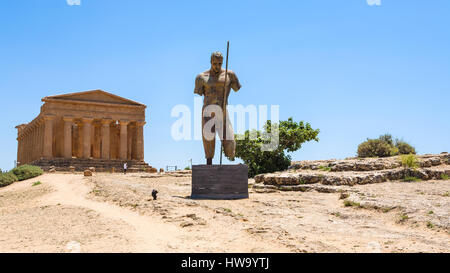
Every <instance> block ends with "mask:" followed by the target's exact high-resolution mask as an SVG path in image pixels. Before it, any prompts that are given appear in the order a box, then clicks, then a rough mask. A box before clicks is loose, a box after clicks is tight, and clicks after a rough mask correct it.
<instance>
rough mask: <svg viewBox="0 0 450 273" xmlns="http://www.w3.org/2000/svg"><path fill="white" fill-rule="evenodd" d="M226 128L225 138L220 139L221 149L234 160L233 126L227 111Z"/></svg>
mask: <svg viewBox="0 0 450 273" xmlns="http://www.w3.org/2000/svg"><path fill="white" fill-rule="evenodd" d="M226 128H227V130H226V132H225V140H223V141H222V145H223V150H224V152H225V155H226V156H227V157H228V158H230V159H232V160H234V155H235V151H236V142H235V140H234V132H233V126H232V125H231V121H230V117H229V116H228V113H227V122H226Z"/></svg>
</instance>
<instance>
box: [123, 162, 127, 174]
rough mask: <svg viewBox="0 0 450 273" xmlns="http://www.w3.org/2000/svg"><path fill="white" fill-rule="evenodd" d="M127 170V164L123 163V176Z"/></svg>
mask: <svg viewBox="0 0 450 273" xmlns="http://www.w3.org/2000/svg"><path fill="white" fill-rule="evenodd" d="M127 168H128V164H127V162H125V163H124V164H123V174H127Z"/></svg>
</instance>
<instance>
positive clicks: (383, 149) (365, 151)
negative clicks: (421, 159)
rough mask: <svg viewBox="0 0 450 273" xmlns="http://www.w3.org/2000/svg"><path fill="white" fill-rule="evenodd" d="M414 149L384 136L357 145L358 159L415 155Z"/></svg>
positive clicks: (388, 135)
mask: <svg viewBox="0 0 450 273" xmlns="http://www.w3.org/2000/svg"><path fill="white" fill-rule="evenodd" d="M415 153H416V149H415V148H414V147H413V146H411V145H409V144H408V143H406V142H405V141H403V140H398V139H396V140H395V141H394V140H393V139H392V136H391V135H390V134H385V135H382V136H380V137H379V138H377V139H367V141H365V142H363V143H361V144H359V146H358V157H388V156H394V155H398V154H415Z"/></svg>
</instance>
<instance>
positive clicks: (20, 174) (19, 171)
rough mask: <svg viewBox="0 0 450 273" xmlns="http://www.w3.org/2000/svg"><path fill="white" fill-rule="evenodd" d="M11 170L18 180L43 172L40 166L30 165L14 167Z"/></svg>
mask: <svg viewBox="0 0 450 273" xmlns="http://www.w3.org/2000/svg"><path fill="white" fill-rule="evenodd" d="M12 172H13V173H14V174H15V175H16V176H17V178H18V179H19V181H22V180H27V179H30V178H33V177H36V176H39V175H41V174H43V173H44V171H43V170H42V169H41V168H39V167H37V166H31V165H22V166H20V167H17V168H14V169H13V170H12Z"/></svg>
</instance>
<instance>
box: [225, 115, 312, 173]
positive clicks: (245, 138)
mask: <svg viewBox="0 0 450 273" xmlns="http://www.w3.org/2000/svg"><path fill="white" fill-rule="evenodd" d="M276 131H278V133H279V134H278V143H275V144H274V145H273V146H272V147H271V149H270V150H269V151H263V149H262V148H263V145H270V143H271V139H270V134H271V133H272V132H273V133H274V135H276ZM319 132H320V130H319V129H317V130H314V129H312V128H311V125H310V124H309V123H306V124H305V123H304V122H303V121H300V122H298V123H297V122H295V121H293V119H292V118H289V119H288V120H286V121H280V123H279V124H275V123H274V124H272V122H271V121H270V120H268V121H267V123H266V124H265V126H264V131H263V132H261V131H257V130H252V131H249V130H247V131H246V132H245V133H244V134H243V135H238V134H236V135H235V138H236V155H235V156H236V157H237V158H241V159H242V160H243V161H244V163H245V164H247V166H248V168H249V177H253V176H255V175H257V174H260V173H271V172H276V171H283V170H286V169H287V168H288V167H289V166H290V165H291V157H290V155H286V154H285V152H294V151H297V150H299V149H300V148H301V146H302V144H303V143H304V142H307V141H311V140H315V141H319V138H318V137H317V136H318V134H319ZM230 160H231V159H230Z"/></svg>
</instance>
